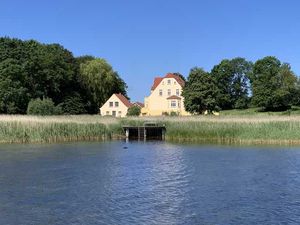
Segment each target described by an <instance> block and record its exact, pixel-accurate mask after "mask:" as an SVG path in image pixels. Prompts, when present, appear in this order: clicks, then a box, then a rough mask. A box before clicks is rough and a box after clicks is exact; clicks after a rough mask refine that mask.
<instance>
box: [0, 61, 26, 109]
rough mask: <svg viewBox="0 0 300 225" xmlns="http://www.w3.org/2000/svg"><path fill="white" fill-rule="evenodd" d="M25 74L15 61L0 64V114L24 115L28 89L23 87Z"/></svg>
mask: <svg viewBox="0 0 300 225" xmlns="http://www.w3.org/2000/svg"><path fill="white" fill-rule="evenodd" d="M24 79H25V73H24V70H23V68H22V67H21V66H20V65H18V61H17V60H15V59H6V60H4V61H2V62H0V113H5V114H6V113H8V114H17V113H25V112H26V107H27V103H28V101H29V98H28V89H27V88H26V87H24V86H23V83H24Z"/></svg>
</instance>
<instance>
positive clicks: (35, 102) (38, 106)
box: [27, 98, 62, 116]
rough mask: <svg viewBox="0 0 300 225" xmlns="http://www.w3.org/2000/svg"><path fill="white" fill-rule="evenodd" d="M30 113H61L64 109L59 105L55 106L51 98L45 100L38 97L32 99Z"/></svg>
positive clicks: (29, 107)
mask: <svg viewBox="0 0 300 225" xmlns="http://www.w3.org/2000/svg"><path fill="white" fill-rule="evenodd" d="M27 114H28V115H41V116H45V115H59V114H62V110H61V108H60V107H59V106H55V105H54V102H53V101H52V99H51V98H45V99H43V100H41V99H39V98H37V99H32V100H30V102H29V104H28V108H27Z"/></svg>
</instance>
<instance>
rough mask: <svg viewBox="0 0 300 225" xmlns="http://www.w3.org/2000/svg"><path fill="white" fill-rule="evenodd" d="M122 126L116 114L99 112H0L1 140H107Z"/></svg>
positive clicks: (18, 141) (120, 134)
mask: <svg viewBox="0 0 300 225" xmlns="http://www.w3.org/2000/svg"><path fill="white" fill-rule="evenodd" d="M121 136H122V130H121V129H120V125H119V122H118V121H117V119H115V118H106V117H100V116H45V117H42V116H0V143H50V142H67V141H91V140H110V139H112V138H120V137H121Z"/></svg>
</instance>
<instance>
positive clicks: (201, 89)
mask: <svg viewBox="0 0 300 225" xmlns="http://www.w3.org/2000/svg"><path fill="white" fill-rule="evenodd" d="M182 96H183V97H184V106H185V109H186V110H187V111H188V112H190V113H196V114H201V113H204V112H205V111H206V110H207V111H208V112H209V113H211V112H212V111H214V110H218V105H217V96H218V88H217V86H216V84H215V81H214V79H213V78H212V77H211V76H210V75H209V74H208V73H207V72H205V71H204V70H203V69H200V68H193V69H192V70H191V72H190V74H189V76H188V79H187V82H186V85H185V87H184V89H183V93H182Z"/></svg>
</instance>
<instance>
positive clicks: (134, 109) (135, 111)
mask: <svg viewBox="0 0 300 225" xmlns="http://www.w3.org/2000/svg"><path fill="white" fill-rule="evenodd" d="M140 114H141V107H139V106H136V105H134V106H131V107H130V108H129V109H128V111H127V116H139V115H140Z"/></svg>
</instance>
